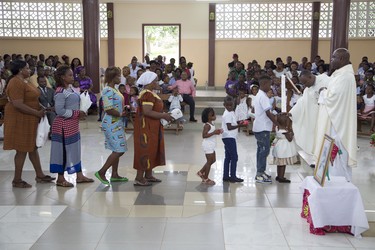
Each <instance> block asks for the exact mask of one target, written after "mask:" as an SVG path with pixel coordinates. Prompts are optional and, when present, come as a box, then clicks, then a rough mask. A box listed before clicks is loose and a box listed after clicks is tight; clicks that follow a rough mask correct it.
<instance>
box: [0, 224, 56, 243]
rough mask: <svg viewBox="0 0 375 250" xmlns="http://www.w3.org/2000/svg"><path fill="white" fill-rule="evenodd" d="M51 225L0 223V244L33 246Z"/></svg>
mask: <svg viewBox="0 0 375 250" xmlns="http://www.w3.org/2000/svg"><path fill="white" fill-rule="evenodd" d="M50 224H51V223H38V222H33V223H27V222H17V223H12V222H1V223H0V232H1V233H0V243H11V244H14V243H17V244H20V243H21V244H33V243H34V242H35V241H36V240H37V239H38V238H39V237H40V236H41V235H42V234H43V233H44V231H46V229H47V228H48V227H49V226H50Z"/></svg>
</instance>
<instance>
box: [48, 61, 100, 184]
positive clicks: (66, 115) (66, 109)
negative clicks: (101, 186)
mask: <svg viewBox="0 0 375 250" xmlns="http://www.w3.org/2000/svg"><path fill="white" fill-rule="evenodd" d="M55 80H56V93H55V111H56V114H57V116H56V118H55V120H54V121H53V124H52V143H51V162H50V171H51V173H58V177H57V181H56V185H57V186H61V187H73V186H74V185H73V184H72V183H70V182H68V181H67V180H66V179H65V177H64V172H65V171H67V172H68V174H73V173H76V175H77V179H76V183H87V182H93V181H94V180H93V179H90V178H87V177H86V176H84V175H83V173H82V166H81V135H80V132H79V120H80V119H83V118H84V117H85V116H86V113H85V112H83V111H80V110H79V104H80V96H79V94H78V93H76V92H74V91H73V89H72V88H71V87H70V84H72V83H73V82H74V77H73V71H72V70H71V69H70V67H69V66H66V65H63V66H60V67H59V68H57V70H56V72H55Z"/></svg>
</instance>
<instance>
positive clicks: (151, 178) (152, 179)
mask: <svg viewBox="0 0 375 250" xmlns="http://www.w3.org/2000/svg"><path fill="white" fill-rule="evenodd" d="M145 180H146V182H161V180H160V179H157V178H155V177H154V176H151V177H145Z"/></svg>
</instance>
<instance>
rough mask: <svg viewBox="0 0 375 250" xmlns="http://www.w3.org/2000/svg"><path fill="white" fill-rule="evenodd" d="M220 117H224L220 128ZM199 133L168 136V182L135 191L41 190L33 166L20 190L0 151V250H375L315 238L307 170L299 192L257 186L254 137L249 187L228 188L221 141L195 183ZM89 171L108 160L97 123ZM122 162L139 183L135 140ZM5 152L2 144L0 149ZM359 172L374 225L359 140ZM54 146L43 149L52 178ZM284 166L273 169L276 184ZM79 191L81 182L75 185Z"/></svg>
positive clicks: (86, 160) (242, 167) (242, 146)
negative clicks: (307, 208)
mask: <svg viewBox="0 0 375 250" xmlns="http://www.w3.org/2000/svg"><path fill="white" fill-rule="evenodd" d="M219 120H220V117H219V118H218V121H217V122H218V126H219V122H220V121H219ZM201 126H202V125H201V124H186V125H185V130H184V131H183V132H182V133H181V134H180V135H175V134H174V133H173V132H166V134H165V139H166V156H167V164H166V166H162V167H158V168H156V169H155V170H156V173H155V175H157V177H159V178H161V179H162V180H163V182H162V183H159V184H155V185H154V186H152V187H146V188H139V187H137V188H135V187H134V186H133V185H132V182H131V181H130V182H129V183H116V184H114V185H112V186H110V187H106V186H103V185H101V184H99V182H98V181H96V182H95V183H92V184H80V185H77V186H76V187H74V188H71V189H64V188H60V187H56V186H55V185H54V184H36V183H35V181H34V180H33V179H34V172H33V171H32V166H31V164H30V162H29V161H28V160H27V161H26V164H25V168H24V179H25V180H27V181H28V182H30V183H32V184H33V188H31V189H27V190H21V189H13V188H12V187H11V180H12V175H13V156H14V152H11V151H3V150H1V151H0V249H17V250H22V249H29V248H31V249H54V250H57V249H137V250H138V249H147V250H149V249H163V250H166V249H171V250H179V249H181V250H182V249H188V250H191V249H194V250H196V249H207V250H208V249H210V250H211V249H215V250H220V249H229V250H241V249H267V250H268V249H278V250H279V249H281V250H283V249H293V250H294V249H319V250H323V249H375V238H367V237H364V238H362V239H357V238H354V237H352V236H349V235H343V234H329V235H325V236H315V235H311V234H310V233H309V230H308V225H307V223H306V222H305V221H304V220H303V219H301V218H300V216H299V214H300V207H301V202H302V192H301V190H300V188H299V185H300V183H301V182H302V180H303V178H304V177H305V176H307V175H311V173H312V171H311V169H309V168H308V167H302V166H298V165H296V166H288V168H287V172H288V173H287V176H288V177H289V178H291V180H292V183H291V184H279V183H273V184H272V185H261V184H256V183H255V182H254V174H255V152H256V143H255V139H254V137H252V136H246V135H245V134H244V133H242V134H240V136H239V138H238V154H239V162H238V175H239V176H241V177H243V178H244V179H245V181H244V183H243V184H229V183H223V182H222V181H221V178H222V165H223V157H224V149H223V144H222V142H221V140H220V139H219V140H218V146H217V150H216V153H217V155H216V158H217V162H216V163H215V164H214V166H213V167H212V170H211V174H210V176H211V177H212V178H213V179H215V181H216V182H217V185H215V186H213V187H207V186H205V185H202V184H201V183H200V180H199V178H198V177H197V176H196V174H195V173H196V172H197V171H198V169H199V168H200V167H201V166H202V165H203V164H204V162H205V157H204V154H203V153H202V151H201V147H200V143H201ZM81 132H82V155H83V166H84V172H85V173H86V174H87V175H88V176H91V177H92V176H93V175H94V172H95V171H96V170H98V169H99V168H100V167H101V165H102V164H103V162H104V161H105V160H106V157H107V156H108V155H109V153H110V152H109V151H106V150H105V149H104V140H103V135H102V133H101V132H100V130H99V123H97V122H96V121H95V117H89V119H88V120H87V121H86V122H83V123H82V124H81ZM127 137H128V148H129V151H128V152H127V153H126V154H125V155H124V156H123V157H122V158H121V161H120V167H121V168H120V173H121V174H122V175H125V176H127V177H129V178H130V180H132V179H134V177H135V171H134V170H133V169H132V161H133V146H132V144H133V138H132V134H127ZM0 144H1V143H0ZM0 146H1V147H2V145H0ZM359 146H360V151H359V155H358V158H359V167H358V168H356V169H354V171H353V183H354V184H355V185H356V186H357V187H358V188H359V189H360V191H361V194H362V199H363V202H364V206H365V209H366V210H367V215H368V217H369V218H371V219H372V220H374V219H375V195H374V194H373V192H374V190H375V189H374V188H375V179H374V178H371V177H370V175H369V171H371V169H374V168H375V161H374V160H375V159H374V158H375V154H374V153H375V148H370V147H369V143H368V139H367V138H359ZM49 151H50V144H49V143H48V144H47V145H46V146H45V147H43V148H41V149H40V151H39V152H40V156H41V161H42V165H43V168H44V169H45V171H46V172H48V163H49ZM275 170H276V166H269V168H268V169H267V171H269V172H270V173H271V174H272V176H275ZM69 180H71V181H73V182H74V176H69Z"/></svg>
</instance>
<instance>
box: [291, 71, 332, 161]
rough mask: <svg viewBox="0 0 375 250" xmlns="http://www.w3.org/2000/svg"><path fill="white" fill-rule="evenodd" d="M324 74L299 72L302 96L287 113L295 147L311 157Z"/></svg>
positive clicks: (324, 80) (325, 77) (325, 81)
mask: <svg viewBox="0 0 375 250" xmlns="http://www.w3.org/2000/svg"><path fill="white" fill-rule="evenodd" d="M329 80H330V79H329V77H328V76H327V75H326V74H322V75H318V76H315V75H313V74H312V73H311V71H309V70H305V71H302V72H301V75H300V82H301V83H303V84H304V85H305V87H306V88H305V90H304V92H303V96H302V97H301V98H299V99H298V101H297V103H296V104H295V105H294V106H293V108H292V109H291V110H290V111H289V113H290V114H291V115H292V117H291V119H292V121H293V132H294V138H295V141H296V143H297V145H298V146H299V147H300V148H301V149H302V150H303V151H304V152H305V153H307V154H310V155H313V154H314V149H315V139H316V125H317V122H318V112H319V105H318V98H319V90H320V89H322V88H327V86H328V81H329Z"/></svg>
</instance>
